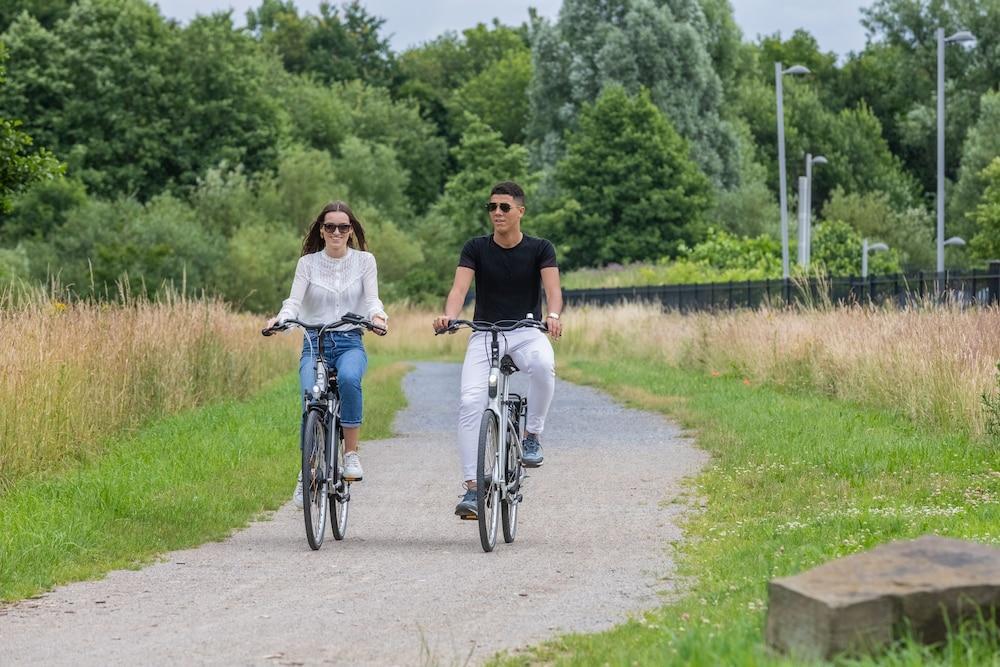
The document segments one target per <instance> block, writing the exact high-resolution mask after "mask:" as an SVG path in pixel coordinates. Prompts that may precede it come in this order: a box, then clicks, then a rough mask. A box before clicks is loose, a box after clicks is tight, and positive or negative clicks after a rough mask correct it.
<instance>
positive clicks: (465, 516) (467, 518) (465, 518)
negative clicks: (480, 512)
mask: <svg viewBox="0 0 1000 667" xmlns="http://www.w3.org/2000/svg"><path fill="white" fill-rule="evenodd" d="M458 518H459V519H461V520H462V521H478V520H479V517H478V516H469V515H468V514H460V515H459V517H458Z"/></svg>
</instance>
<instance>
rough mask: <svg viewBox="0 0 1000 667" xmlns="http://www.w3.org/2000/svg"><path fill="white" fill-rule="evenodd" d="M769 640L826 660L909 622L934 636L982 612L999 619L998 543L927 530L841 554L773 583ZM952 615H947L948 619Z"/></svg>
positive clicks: (924, 636) (861, 648) (883, 640)
mask: <svg viewBox="0 0 1000 667" xmlns="http://www.w3.org/2000/svg"><path fill="white" fill-rule="evenodd" d="M768 597H769V602H768V610H767V626H766V639H767V643H768V645H769V646H771V647H772V648H774V649H776V650H778V651H780V652H782V653H789V654H792V655H794V656H798V657H802V658H809V659H828V658H830V657H832V656H834V655H835V654H837V653H841V652H852V653H862V652H867V651H871V650H876V649H878V648H880V647H883V646H885V645H886V644H889V643H890V642H892V641H893V640H894V639H897V638H898V637H899V635H900V633H901V632H902V630H903V629H904V628H905V622H906V621H908V622H909V625H910V628H911V629H912V632H913V634H914V636H915V637H917V638H919V639H920V640H921V641H924V642H928V643H930V642H936V641H940V640H941V639H943V638H944V637H945V632H946V628H947V627H948V625H947V624H948V623H950V624H951V627H955V626H956V624H957V623H958V622H959V621H960V620H961V619H963V618H970V617H976V615H977V614H978V613H979V610H982V613H983V616H984V617H985V618H986V619H987V620H988V621H989V620H990V619H992V622H996V618H997V616H996V615H997V613H998V610H1000V549H998V548H996V547H991V546H988V545H985V544H979V543H976V542H967V541H964V540H955V539H949V538H944V537H937V536H934V535H926V536H924V537H921V538H919V539H916V540H909V541H901V542H892V543H890V544H884V545H882V546H879V547H877V548H875V549H872V550H871V551H867V552H864V553H859V554H854V555H851V556H847V557H844V558H839V559H837V560H834V561H830V562H829V563H824V564H823V565H820V566H818V567H815V568H813V569H811V570H808V571H807V572H803V573H801V574H798V575H795V576H792V577H782V578H779V579H774V580H772V581H770V582H769V583H768ZM946 619H947V620H946Z"/></svg>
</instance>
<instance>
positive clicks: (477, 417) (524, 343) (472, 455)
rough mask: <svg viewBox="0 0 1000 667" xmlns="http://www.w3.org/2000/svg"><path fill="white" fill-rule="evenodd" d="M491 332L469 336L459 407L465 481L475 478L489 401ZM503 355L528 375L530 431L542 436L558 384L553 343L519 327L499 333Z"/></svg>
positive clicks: (460, 445) (532, 331) (538, 333)
mask: <svg viewBox="0 0 1000 667" xmlns="http://www.w3.org/2000/svg"><path fill="white" fill-rule="evenodd" d="M491 340H492V336H491V334H488V333H483V332H476V333H474V334H472V336H471V337H470V338H469V347H468V348H467V349H466V351H465V362H464V363H463V364H462V399H461V403H460V405H459V408H458V450H459V456H460V457H461V459H462V475H464V477H463V478H462V479H463V480H469V479H472V480H474V479H476V456H477V455H478V453H479V425H480V422H481V421H482V417H483V409H485V408H486V404H487V402H488V400H489V388H488V383H489V375H490V341H491ZM499 342H500V356H501V358H502V357H503V355H505V354H509V355H510V357H511V359H513V360H514V363H515V364H516V365H517V367H518V368H519V369H520V370H521V372H522V373H524V374H525V375H526V376H527V378H528V424H527V430H528V432H529V433H534V434H536V435H540V434H541V433H542V431H543V430H544V429H545V416H546V415H547V414H548V412H549V405H550V404H551V403H552V392H553V390H554V389H555V386H556V368H555V355H554V354H553V352H552V344H551V343H550V342H549V340H548V338H547V337H546V335H545V334H544V333H542V332H541V331H539V330H538V329H518V330H516V331H511V332H509V333H506V334H503V335H502V336H500V341H499Z"/></svg>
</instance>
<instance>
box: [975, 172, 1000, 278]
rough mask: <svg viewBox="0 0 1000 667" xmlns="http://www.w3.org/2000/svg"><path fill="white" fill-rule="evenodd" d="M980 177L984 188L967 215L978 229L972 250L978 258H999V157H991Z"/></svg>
mask: <svg viewBox="0 0 1000 667" xmlns="http://www.w3.org/2000/svg"><path fill="white" fill-rule="evenodd" d="M981 177H982V179H983V182H984V183H986V188H985V189H984V190H983V196H982V197H981V198H980V200H979V204H978V205H977V206H976V208H975V209H974V210H973V211H972V213H971V214H970V216H969V217H971V218H972V221H973V222H975V223H976V226H977V228H978V230H979V231H978V233H977V234H976V235H975V236H974V237H973V238H972V244H971V245H972V251H973V253H975V255H976V256H977V257H978V258H980V259H985V260H990V259H997V258H1000V157H996V158H994V159H993V161H992V162H991V163H990V164H989V166H988V167H986V169H984V170H983V172H982V174H981Z"/></svg>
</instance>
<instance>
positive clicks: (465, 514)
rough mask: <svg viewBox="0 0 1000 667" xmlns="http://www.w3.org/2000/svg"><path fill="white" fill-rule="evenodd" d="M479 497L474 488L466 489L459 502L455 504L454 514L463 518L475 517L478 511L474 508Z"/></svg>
mask: <svg viewBox="0 0 1000 667" xmlns="http://www.w3.org/2000/svg"><path fill="white" fill-rule="evenodd" d="M478 499H479V496H478V494H477V493H476V489H466V490H465V495H464V496H462V500H461V502H459V503H458V505H456V506H455V515H456V516H460V517H462V518H463V519H476V518H478V517H479V512H478V510H477V509H476V501H477V500H478Z"/></svg>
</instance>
